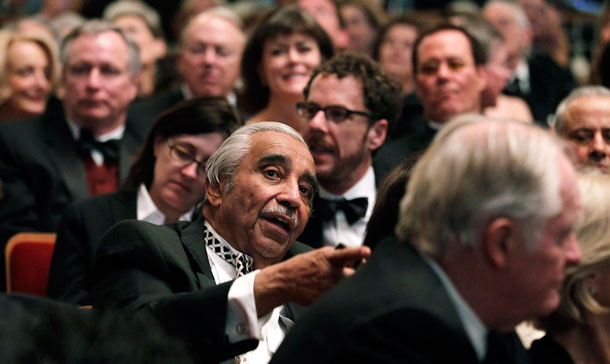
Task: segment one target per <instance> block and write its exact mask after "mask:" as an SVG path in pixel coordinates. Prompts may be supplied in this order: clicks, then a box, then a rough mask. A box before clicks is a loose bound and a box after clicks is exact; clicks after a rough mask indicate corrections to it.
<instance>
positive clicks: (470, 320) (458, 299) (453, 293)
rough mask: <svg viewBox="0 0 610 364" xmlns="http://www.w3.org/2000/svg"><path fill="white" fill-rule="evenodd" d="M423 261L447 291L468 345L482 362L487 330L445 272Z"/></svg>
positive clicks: (434, 264)
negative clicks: (470, 345)
mask: <svg viewBox="0 0 610 364" xmlns="http://www.w3.org/2000/svg"><path fill="white" fill-rule="evenodd" d="M424 261H426V263H428V264H429V265H430V267H432V270H433V271H434V273H436V275H437V276H438V278H439V279H440V280H441V283H442V284H443V287H444V288H445V291H447V294H448V295H449V298H450V299H451V302H452V303H453V307H455V309H456V311H457V313H458V316H459V318H460V321H462V325H463V326H464V330H465V331H466V334H467V335H468V338H469V339H470V343H471V344H472V347H473V348H474V351H475V352H476V354H477V358H479V361H483V359H485V355H486V354H487V328H486V327H485V325H484V324H483V322H482V321H481V319H480V318H479V316H477V314H476V313H475V312H474V311H473V310H472V308H471V307H470V306H469V305H468V302H466V300H464V298H463V297H462V295H460V293H459V292H458V290H457V289H456V288H455V286H454V285H453V283H451V279H450V278H449V277H448V276H447V274H445V271H443V269H442V268H441V267H440V266H439V265H438V264H436V262H435V261H433V260H432V259H430V258H426V257H424Z"/></svg>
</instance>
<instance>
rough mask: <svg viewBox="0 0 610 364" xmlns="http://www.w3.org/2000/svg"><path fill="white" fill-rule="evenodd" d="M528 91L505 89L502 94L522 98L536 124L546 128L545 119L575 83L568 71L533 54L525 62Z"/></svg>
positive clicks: (539, 54) (551, 61) (543, 54)
mask: <svg viewBox="0 0 610 364" xmlns="http://www.w3.org/2000/svg"><path fill="white" fill-rule="evenodd" d="M527 67H528V70H529V78H530V79H529V83H530V90H529V92H528V93H524V92H522V91H521V90H510V89H508V88H507V89H506V90H505V91H504V93H506V94H507V95H511V96H518V97H521V98H523V99H524V100H525V101H526V102H527V104H528V106H529V107H530V110H531V111H532V115H533V116H534V120H535V121H536V123H537V124H539V125H541V126H543V127H545V128H548V124H547V117H548V116H549V114H553V113H555V109H556V108H557V106H558V105H559V103H560V102H561V100H563V98H565V97H566V96H568V94H569V93H570V91H572V90H573V89H574V88H575V87H576V86H577V84H576V81H575V80H574V77H573V76H572V73H571V72H570V70H569V69H566V68H563V67H561V66H559V65H558V64H557V63H556V62H555V61H554V60H553V59H552V58H551V57H550V56H548V55H547V54H545V53H536V54H533V55H532V56H531V57H530V58H529V59H528V60H527Z"/></svg>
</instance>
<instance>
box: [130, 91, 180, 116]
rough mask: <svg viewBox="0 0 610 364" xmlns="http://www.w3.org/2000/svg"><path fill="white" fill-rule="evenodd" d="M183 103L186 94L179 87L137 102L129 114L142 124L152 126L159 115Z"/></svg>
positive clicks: (131, 107)
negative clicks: (146, 123) (145, 123)
mask: <svg viewBox="0 0 610 364" xmlns="http://www.w3.org/2000/svg"><path fill="white" fill-rule="evenodd" d="M181 101H184V93H183V92H182V90H180V88H179V87H176V88H173V89H170V90H167V91H163V92H161V93H158V94H156V95H153V96H151V97H147V98H143V99H140V100H136V101H135V102H134V103H133V104H131V106H130V107H129V114H130V115H134V116H135V117H137V118H138V120H140V121H141V122H148V123H150V124H152V123H153V121H154V120H155V119H156V118H157V117H158V116H159V115H161V114H162V113H163V112H165V111H167V110H169V109H170V108H171V107H173V106H175V105H177V104H178V103H180V102H181Z"/></svg>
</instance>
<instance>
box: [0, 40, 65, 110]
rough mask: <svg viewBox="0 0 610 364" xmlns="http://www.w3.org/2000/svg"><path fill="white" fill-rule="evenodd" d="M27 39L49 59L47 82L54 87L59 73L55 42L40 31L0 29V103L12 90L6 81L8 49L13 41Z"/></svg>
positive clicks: (7, 97) (4, 100)
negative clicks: (49, 71) (38, 47)
mask: <svg viewBox="0 0 610 364" xmlns="http://www.w3.org/2000/svg"><path fill="white" fill-rule="evenodd" d="M17 41H27V42H33V43H36V44H37V45H38V46H40V47H41V48H42V50H43V51H44V52H45V54H46V55H47V58H48V59H49V68H50V69H51V75H50V78H49V82H50V83H51V86H52V87H54V86H55V85H56V84H57V80H58V79H59V75H60V73H61V64H60V62H59V57H58V53H57V44H55V41H53V40H52V39H50V38H48V37H45V36H44V35H43V34H40V33H31V32H20V31H0V105H2V104H4V102H6V100H8V99H9V98H10V97H11V94H12V90H11V88H10V86H9V85H8V82H7V67H8V49H9V47H10V46H11V44H13V43H14V42H17Z"/></svg>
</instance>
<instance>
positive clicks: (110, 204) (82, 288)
mask: <svg viewBox="0 0 610 364" xmlns="http://www.w3.org/2000/svg"><path fill="white" fill-rule="evenodd" d="M137 200H138V194H137V192H135V191H120V192H116V193H111V194H107V195H101V196H94V197H91V198H86V199H84V200H81V201H77V202H75V203H73V204H71V205H70V206H68V208H67V209H66V212H65V213H64V216H63V217H62V220H61V222H60V224H59V229H58V230H57V241H56V242H55V249H54V250H53V260H52V261H51V271H50V273H49V286H48V289H47V296H49V297H51V298H55V299H59V300H61V301H65V302H69V303H73V304H77V305H81V306H84V305H90V304H91V299H90V298H89V291H90V290H91V277H92V276H93V262H94V258H95V251H96V250H97V247H98V244H99V242H100V240H101V239H102V236H103V235H104V234H105V233H106V231H108V229H110V228H111V227H112V225H114V224H116V223H117V222H119V221H122V220H128V219H137Z"/></svg>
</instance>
